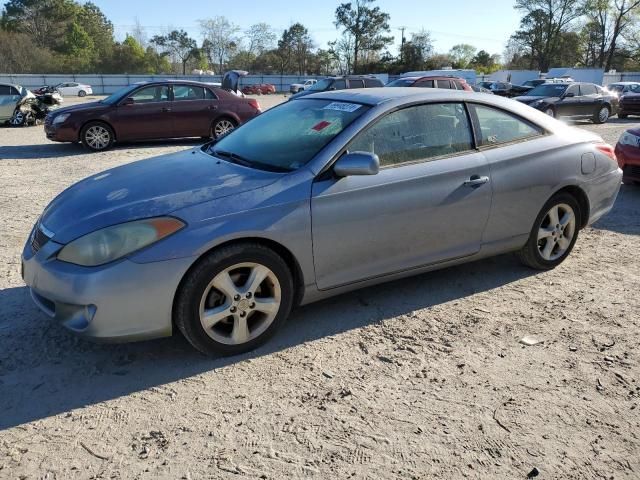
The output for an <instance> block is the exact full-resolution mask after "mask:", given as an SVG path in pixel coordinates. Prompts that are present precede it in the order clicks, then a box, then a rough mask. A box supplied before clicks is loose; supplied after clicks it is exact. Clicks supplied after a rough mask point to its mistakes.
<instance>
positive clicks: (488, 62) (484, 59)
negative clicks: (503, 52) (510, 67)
mask: <svg viewBox="0 0 640 480" xmlns="http://www.w3.org/2000/svg"><path fill="white" fill-rule="evenodd" d="M469 68H473V69H474V70H476V71H478V72H481V73H484V74H487V73H493V72H495V71H496V70H498V69H499V68H500V55H497V54H493V55H491V54H490V53H489V52H487V51H485V50H480V51H479V52H478V53H476V55H475V56H474V57H473V58H472V59H471V62H469Z"/></svg>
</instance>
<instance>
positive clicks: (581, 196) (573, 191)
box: [547, 185, 591, 228]
mask: <svg viewBox="0 0 640 480" xmlns="http://www.w3.org/2000/svg"><path fill="white" fill-rule="evenodd" d="M559 193H568V194H569V195H571V196H572V197H573V198H575V199H576V201H577V202H578V206H579V207H580V228H584V227H586V226H587V224H588V223H589V214H590V209H591V205H590V204H589V197H588V196H587V194H586V193H585V191H584V190H583V189H582V188H580V187H578V186H577V185H567V186H565V187H562V188H561V189H559V190H557V191H556V192H554V193H553V195H551V197H553V196H554V195H558V194H559ZM551 197H549V198H551ZM548 200H549V199H547V201H548Z"/></svg>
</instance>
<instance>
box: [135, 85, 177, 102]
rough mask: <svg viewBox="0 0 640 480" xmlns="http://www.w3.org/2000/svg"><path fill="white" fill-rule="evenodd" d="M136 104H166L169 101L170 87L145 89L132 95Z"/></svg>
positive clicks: (156, 86) (159, 86)
mask: <svg viewBox="0 0 640 480" xmlns="http://www.w3.org/2000/svg"><path fill="white" fill-rule="evenodd" d="M131 98H133V101H134V102H135V103H153V102H166V101H168V100H169V87H167V86H161V85H154V86H153V87H145V88H141V89H140V90H138V91H136V92H135V93H133V94H132V95H131Z"/></svg>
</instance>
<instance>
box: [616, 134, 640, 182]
mask: <svg viewBox="0 0 640 480" xmlns="http://www.w3.org/2000/svg"><path fill="white" fill-rule="evenodd" d="M615 152H616V157H617V158H618V166H619V167H620V168H621V169H622V181H623V182H624V183H635V184H636V185H640V128H630V129H629V130H627V131H626V132H624V133H623V134H622V136H621V137H620V140H618V144H617V145H616V150H615Z"/></svg>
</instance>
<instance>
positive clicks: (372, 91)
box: [292, 87, 487, 106]
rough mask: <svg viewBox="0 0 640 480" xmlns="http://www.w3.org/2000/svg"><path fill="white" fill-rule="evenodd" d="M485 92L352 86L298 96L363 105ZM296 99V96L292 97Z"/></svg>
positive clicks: (480, 96)
mask: <svg viewBox="0 0 640 480" xmlns="http://www.w3.org/2000/svg"><path fill="white" fill-rule="evenodd" d="M485 97H487V94H485V93H478V94H476V93H473V92H465V91H463V90H449V89H443V88H415V87H394V88H386V87H377V88H353V89H347V90H332V91H329V92H319V93H312V94H310V95H305V96H304V97H300V98H303V99H314V98H317V99H323V100H335V101H339V102H355V103H362V104H364V105H371V106H373V105H380V104H381V103H385V102H388V101H391V100H397V99H405V98H409V99H411V100H414V99H415V100H416V101H420V100H428V101H438V100H444V101H447V100H464V99H468V100H470V99H476V100H478V99H480V100H482V99H485ZM292 100H296V98H292Z"/></svg>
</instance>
